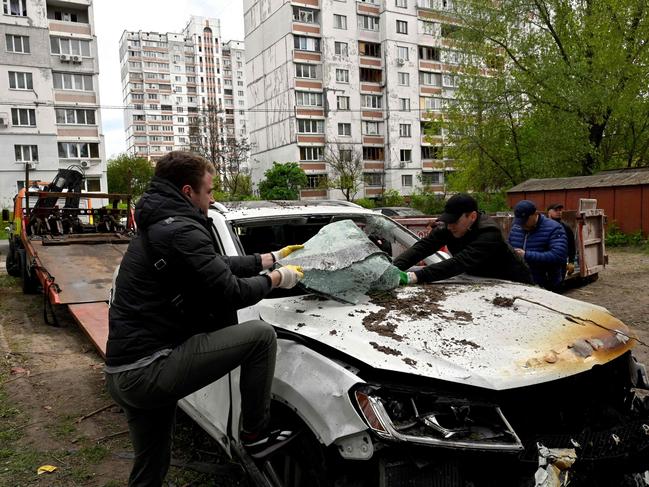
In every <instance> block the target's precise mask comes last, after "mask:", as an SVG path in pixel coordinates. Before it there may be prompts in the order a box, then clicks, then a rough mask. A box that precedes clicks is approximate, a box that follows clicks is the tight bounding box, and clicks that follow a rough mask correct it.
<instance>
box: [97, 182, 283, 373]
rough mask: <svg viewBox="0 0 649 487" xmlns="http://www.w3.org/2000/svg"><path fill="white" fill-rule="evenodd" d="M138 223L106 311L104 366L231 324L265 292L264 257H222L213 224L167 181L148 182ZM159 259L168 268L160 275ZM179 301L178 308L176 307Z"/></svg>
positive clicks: (267, 281)
mask: <svg viewBox="0 0 649 487" xmlns="http://www.w3.org/2000/svg"><path fill="white" fill-rule="evenodd" d="M135 220H136V222H137V225H138V232H139V233H138V235H137V236H136V237H135V238H134V239H133V240H132V241H131V243H130V244H129V246H128V250H127V252H126V254H125V255H124V259H123V260H122V263H121V266H120V270H119V274H118V276H117V281H116V290H115V293H114V297H113V301H112V304H111V307H110V312H109V334H108V345H107V349H106V363H107V364H108V365H110V366H115V365H123V364H130V363H133V362H135V361H136V360H138V359H140V358H143V357H146V356H148V355H151V354H153V353H154V352H156V351H158V350H162V349H165V348H173V347H176V346H177V345H179V344H180V343H182V342H183V341H185V340H187V339H188V338H189V337H191V336H193V335H195V334H197V333H204V332H208V331H212V330H216V329H218V328H222V327H224V326H229V325H233V324H235V323H236V322H237V316H236V311H237V310H238V309H240V308H244V307H246V306H251V305H253V304H255V303H257V302H258V301H259V300H261V299H262V298H263V297H264V296H266V295H267V294H268V292H269V291H270V289H271V284H270V279H268V278H267V277H266V276H259V275H257V274H258V273H259V272H260V271H261V257H260V256H259V255H258V254H255V255H250V256H243V257H226V256H222V255H219V254H218V253H217V246H216V241H215V237H214V235H213V232H212V230H211V227H212V223H211V220H209V219H208V218H207V217H206V216H205V215H204V214H203V212H202V211H200V210H199V209H198V208H196V207H195V206H194V205H192V204H191V202H190V201H189V200H188V199H187V198H186V197H185V196H184V195H183V194H182V193H181V192H180V191H178V190H177V189H176V188H175V187H174V186H173V185H171V184H170V183H168V182H167V181H166V180H164V179H160V178H156V177H154V178H153V180H152V181H151V185H150V187H149V190H148V191H147V192H146V193H145V194H144V196H142V198H141V199H140V201H139V202H138V204H137V206H136V208H135ZM143 234H144V237H143ZM147 239H148V243H147ZM160 258H163V259H164V261H165V262H167V264H168V265H167V267H165V268H164V269H163V270H161V271H158V270H156V269H155V268H154V265H153V263H154V262H156V261H158V260H159V259H160ZM178 296H180V297H179V298H178V299H176V302H178V301H182V304H180V305H175V304H173V303H172V300H174V298H176V297H178Z"/></svg>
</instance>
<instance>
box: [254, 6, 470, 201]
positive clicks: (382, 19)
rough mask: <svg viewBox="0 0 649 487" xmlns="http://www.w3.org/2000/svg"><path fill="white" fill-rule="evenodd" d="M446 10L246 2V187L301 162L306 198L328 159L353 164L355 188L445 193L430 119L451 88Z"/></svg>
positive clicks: (442, 162) (452, 54)
mask: <svg viewBox="0 0 649 487" xmlns="http://www.w3.org/2000/svg"><path fill="white" fill-rule="evenodd" d="M450 1H451V0H369V1H356V0H329V1H326V2H325V1H322V0H301V1H291V0H271V1H268V2H266V1H260V0H244V22H245V31H246V38H245V42H246V52H247V55H246V63H247V64H246V66H247V72H246V76H247V79H248V103H249V105H248V106H249V109H250V112H249V117H250V123H249V135H250V141H251V143H252V152H253V153H252V156H251V161H252V162H251V164H252V174H253V181H259V180H260V179H261V178H263V173H264V171H265V170H267V169H268V168H269V167H271V166H272V163H273V161H278V162H288V161H299V162H300V165H301V167H302V168H303V169H304V170H305V172H306V173H307V176H308V180H309V183H308V186H309V187H308V188H305V189H304V190H303V191H302V197H303V198H340V197H342V193H340V192H339V191H334V190H331V189H326V188H325V185H323V184H322V181H323V179H324V178H327V177H329V178H330V177H331V176H332V174H331V167H330V165H329V164H327V160H328V158H329V157H328V155H327V154H329V153H330V151H337V153H338V154H339V156H340V155H341V152H340V151H344V153H342V155H343V158H344V157H354V158H355V157H360V158H362V161H363V162H362V165H363V171H364V175H363V176H364V177H363V181H364V187H363V189H362V190H361V191H360V192H359V194H357V196H356V197H362V196H365V197H376V196H379V195H380V194H382V193H383V191H385V190H387V189H395V190H397V191H399V192H400V193H401V194H404V195H408V194H412V192H413V191H414V190H415V189H416V188H417V187H427V188H429V189H430V190H432V191H443V190H444V183H445V175H446V174H447V172H448V171H450V170H452V169H453V167H452V161H450V160H448V159H445V158H444V151H443V146H444V138H445V136H444V134H443V133H442V132H441V131H438V132H437V133H435V129H434V125H435V124H433V123H430V122H431V121H433V120H436V119H438V118H440V117H441V116H442V113H443V109H444V105H445V100H448V99H452V98H453V96H454V95H453V93H454V90H455V88H456V86H457V77H456V74H455V73H457V70H458V67H459V66H458V65H459V57H460V55H459V52H457V51H456V50H454V49H453V44H452V41H451V40H450V39H448V38H447V37H448V36H450V34H451V33H452V31H453V29H455V28H456V25H455V23H454V22H453V21H452V20H451V17H450V15H449V11H450V9H451V4H450Z"/></svg>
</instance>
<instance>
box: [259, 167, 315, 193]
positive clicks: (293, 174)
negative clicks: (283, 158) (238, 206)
mask: <svg viewBox="0 0 649 487" xmlns="http://www.w3.org/2000/svg"><path fill="white" fill-rule="evenodd" d="M306 183H307V177H306V174H305V173H304V170H303V169H302V168H301V167H300V165H299V164H298V163H297V162H287V163H285V164H280V163H278V162H273V167H271V168H270V169H268V170H267V171H266V172H265V173H264V179H263V180H262V181H261V182H260V183H259V196H260V197H261V198H262V199H264V200H297V199H300V188H302V187H304V186H306Z"/></svg>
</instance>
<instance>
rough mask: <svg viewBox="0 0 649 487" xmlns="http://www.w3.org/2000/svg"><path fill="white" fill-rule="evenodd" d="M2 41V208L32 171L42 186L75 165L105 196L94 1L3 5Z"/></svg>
mask: <svg viewBox="0 0 649 487" xmlns="http://www.w3.org/2000/svg"><path fill="white" fill-rule="evenodd" d="M0 42H2V43H3V46H2V49H1V51H0V52H2V56H1V57H0V207H2V208H9V207H12V206H13V202H12V198H13V196H14V195H15V194H16V192H17V190H18V189H20V188H22V187H23V186H24V184H25V166H26V165H29V168H30V179H31V180H41V181H51V180H52V179H53V178H54V176H55V174H56V172H57V171H58V169H59V168H67V167H70V166H75V167H77V168H80V169H81V170H83V171H84V172H85V174H86V178H87V179H86V189H87V190H89V191H104V192H105V191H106V190H107V184H106V157H105V153H104V143H103V135H102V132H101V118H100V111H99V84H98V73H99V63H98V61H97V39H96V37H95V28H94V23H93V2H92V0H2V16H1V17H0Z"/></svg>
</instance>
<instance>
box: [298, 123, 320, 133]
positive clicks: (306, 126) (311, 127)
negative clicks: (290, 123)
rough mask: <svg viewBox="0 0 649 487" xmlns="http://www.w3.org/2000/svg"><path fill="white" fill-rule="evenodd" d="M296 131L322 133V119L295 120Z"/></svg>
mask: <svg viewBox="0 0 649 487" xmlns="http://www.w3.org/2000/svg"><path fill="white" fill-rule="evenodd" d="M297 131H298V133H300V134H323V133H324V120H301V119H298V121H297Z"/></svg>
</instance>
